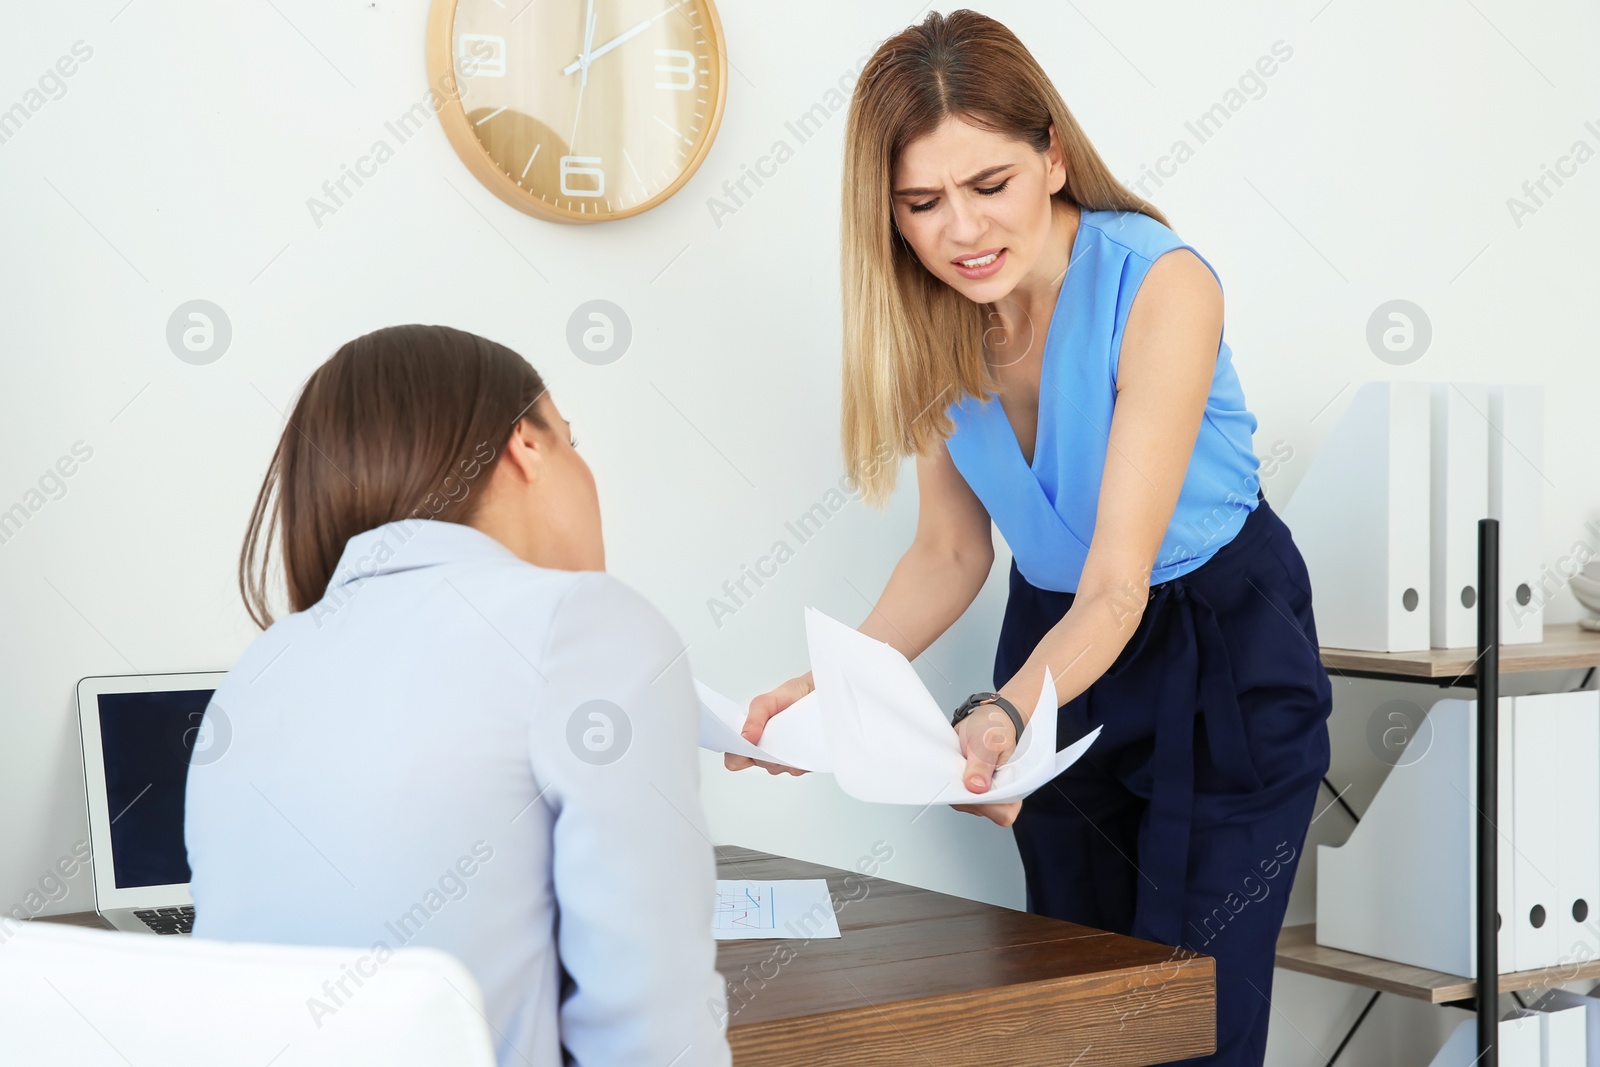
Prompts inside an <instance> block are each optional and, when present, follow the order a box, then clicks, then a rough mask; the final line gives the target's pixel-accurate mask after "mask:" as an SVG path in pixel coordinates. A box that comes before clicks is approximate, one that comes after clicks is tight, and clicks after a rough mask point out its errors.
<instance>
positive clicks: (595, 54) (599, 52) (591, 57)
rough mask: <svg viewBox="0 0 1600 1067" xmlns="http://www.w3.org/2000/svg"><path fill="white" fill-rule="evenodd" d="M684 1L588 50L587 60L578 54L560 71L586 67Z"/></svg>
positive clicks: (564, 72)
mask: <svg viewBox="0 0 1600 1067" xmlns="http://www.w3.org/2000/svg"><path fill="white" fill-rule="evenodd" d="M686 2H687V0H678V2H677V3H676V4H673V5H672V6H671V7H669V8H667V9H666V10H665V11H662V12H659V13H658V14H655V15H651V16H650V17H649V18H647V19H645V20H644V21H643V22H641V23H639V24H638V25H637V26H635V27H633V28H632V29H630V30H624V31H622V32H621V33H619V34H618V35H617V36H615V37H613V38H611V40H609V41H607V42H606V43H605V44H603V45H601V46H600V47H599V48H596V49H594V50H593V51H592V52H589V53H588V59H587V61H586V60H585V58H584V57H583V56H579V57H578V58H577V59H575V60H573V61H572V62H571V63H568V64H567V65H566V66H564V67H562V68H561V73H563V74H572V73H573V72H575V71H577V70H580V69H586V68H587V65H588V64H589V63H593V62H594V61H595V60H597V59H599V58H600V57H601V56H603V55H605V54H606V53H607V52H609V51H611V50H612V49H613V48H616V47H617V46H618V45H620V44H623V43H625V42H627V41H631V40H632V39H633V38H635V37H637V36H639V34H641V33H643V32H644V31H645V30H648V29H649V28H650V27H651V26H652V25H653V24H654V23H655V22H657V21H658V20H659V19H661V18H663V17H665V16H666V15H669V14H671V13H672V12H674V11H676V10H677V9H678V8H680V7H682V6H683V5H684V4H685V3H686Z"/></svg>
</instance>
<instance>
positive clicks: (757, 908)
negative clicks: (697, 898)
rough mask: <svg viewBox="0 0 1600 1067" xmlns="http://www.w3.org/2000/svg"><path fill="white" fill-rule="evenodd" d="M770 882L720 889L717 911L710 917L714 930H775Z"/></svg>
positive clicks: (774, 892)
mask: <svg viewBox="0 0 1600 1067" xmlns="http://www.w3.org/2000/svg"><path fill="white" fill-rule="evenodd" d="M775 896H776V889H775V887H774V886H771V885H754V884H750V885H741V886H739V887H737V889H734V890H731V891H730V890H723V889H718V890H717V904H716V910H715V912H714V913H713V914H712V917H711V928H712V929H713V930H775V929H777V926H778V916H777V912H776V911H775V910H774V906H773V900H774V897H775Z"/></svg>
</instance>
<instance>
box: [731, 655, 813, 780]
mask: <svg viewBox="0 0 1600 1067" xmlns="http://www.w3.org/2000/svg"><path fill="white" fill-rule="evenodd" d="M816 687H817V683H816V682H815V681H813V680H812V678H811V672H810V671H807V672H806V673H804V674H802V675H800V676H799V677H797V678H790V679H789V680H788V681H787V682H784V683H783V684H782V685H780V686H778V687H777V688H776V689H772V690H769V691H768V692H765V693H762V694H761V695H760V696H758V697H756V698H755V699H753V700H751V701H750V714H749V715H748V716H747V717H746V718H745V721H744V727H743V728H742V729H741V730H740V731H739V733H740V734H741V735H742V736H743V737H744V739H745V740H746V741H748V742H750V743H751V744H752V745H758V744H760V743H761V735H762V733H763V732H764V731H765V730H766V728H767V721H768V720H769V719H771V718H772V717H773V716H774V715H776V714H778V712H780V711H782V710H783V709H784V708H787V707H788V706H789V705H790V704H793V703H794V702H795V701H797V700H799V699H800V698H801V697H803V696H805V695H806V694H807V693H810V692H811V691H812V690H813V689H815V688H816ZM722 763H723V766H725V767H727V768H728V770H730V771H742V770H744V769H745V768H746V767H765V768H766V770H767V773H768V774H795V775H799V774H805V773H806V772H805V771H802V770H800V769H799V768H798V767H788V766H785V765H784V764H782V763H768V762H767V761H766V760H759V759H751V758H750V757H749V756H736V755H734V754H733V753H732V752H724V753H723V754H722Z"/></svg>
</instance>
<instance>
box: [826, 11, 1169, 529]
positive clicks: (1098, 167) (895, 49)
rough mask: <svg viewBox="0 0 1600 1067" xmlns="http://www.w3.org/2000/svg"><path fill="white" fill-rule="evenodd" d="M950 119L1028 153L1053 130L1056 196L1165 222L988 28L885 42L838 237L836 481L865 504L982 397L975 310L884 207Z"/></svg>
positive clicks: (1009, 40) (1018, 48) (942, 27)
mask: <svg viewBox="0 0 1600 1067" xmlns="http://www.w3.org/2000/svg"><path fill="white" fill-rule="evenodd" d="M952 116H958V117H960V118H962V119H964V120H966V121H967V122H970V123H972V124H974V125H976V126H979V127H981V128H983V129H988V130H993V131H994V132H996V133H999V134H1002V135H1004V136H1006V137H1011V138H1014V139H1016V140H1019V141H1022V142H1023V143H1025V144H1027V145H1029V146H1031V147H1032V148H1033V149H1035V150H1036V151H1039V152H1044V151H1046V150H1047V149H1048V148H1049V147H1050V130H1051V128H1052V127H1054V129H1055V133H1056V138H1057V140H1058V142H1059V143H1060V145H1061V150H1062V153H1063V157H1064V159H1065V163H1066V172H1067V173H1066V184H1065V185H1064V186H1063V187H1062V189H1061V191H1060V192H1058V193H1056V194H1055V196H1056V197H1058V198H1060V199H1061V200H1063V201H1064V202H1066V203H1068V204H1075V205H1078V206H1080V207H1081V208H1082V209H1084V210H1088V211H1096V210H1120V211H1132V212H1140V213H1143V214H1146V215H1149V216H1150V217H1152V218H1154V219H1156V220H1158V221H1160V222H1161V223H1162V224H1163V225H1166V222H1167V220H1166V217H1165V216H1163V215H1162V214H1161V212H1160V211H1158V210H1157V209H1156V208H1155V207H1154V206H1152V205H1151V204H1150V203H1149V202H1147V201H1145V200H1143V199H1141V198H1140V197H1137V196H1135V195H1133V194H1132V193H1131V192H1129V191H1128V190H1127V189H1126V188H1124V187H1123V185H1122V183H1121V182H1119V181H1117V179H1116V178H1115V177H1113V176H1112V174H1111V171H1110V170H1109V169H1108V168H1107V167H1106V164H1105V162H1104V161H1103V160H1102V159H1101V158H1100V155H1099V153H1097V152H1096V151H1095V149H1094V146H1093V145H1092V144H1090V143H1089V139H1088V138H1087V137H1086V136H1084V133H1083V130H1082V129H1080V128H1079V126H1078V123H1077V121H1076V120H1075V119H1073V117H1072V112H1071V111H1069V110H1067V105H1066V104H1065V103H1064V102H1063V101H1062V99H1061V94H1060V93H1058V92H1056V89H1055V86H1054V85H1052V84H1051V83H1050V79H1049V77H1048V76H1047V75H1046V74H1045V72H1044V70H1043V69H1042V68H1041V67H1040V66H1039V64H1038V62H1037V61H1036V60H1035V59H1034V58H1033V56H1032V55H1031V54H1030V53H1029V52H1028V50H1027V48H1025V47H1024V46H1023V44H1022V42H1021V41H1019V40H1018V39H1017V37H1016V35H1015V34H1013V33H1012V32H1011V31H1010V30H1008V29H1006V27H1005V26H1003V25H1001V24H1000V23H999V22H996V21H995V20H994V19H991V18H989V17H987V16H985V15H980V14H978V13H977V12H975V11H966V10H962V11H955V12H952V13H951V14H949V15H941V14H939V13H938V12H934V13H932V14H930V15H928V17H927V18H926V19H924V20H923V21H922V23H920V24H919V25H916V26H911V27H909V28H907V29H906V30H904V31H902V32H901V33H899V34H897V35H895V36H894V37H891V38H889V39H888V40H887V41H885V42H884V43H883V44H882V45H881V46H880V47H879V48H878V50H877V52H875V53H874V54H873V56H872V59H871V60H869V61H868V63H867V65H866V67H865V68H864V69H863V71H862V73H861V78H860V81H859V83H858V84H857V86H856V91H855V96H854V98H853V99H852V100H851V103H850V114H849V121H848V125H847V127H846V132H845V158H844V184H843V196H844V204H843V211H842V218H843V233H842V239H841V255H842V258H843V264H842V266H843V270H842V273H841V282H842V285H843V304H844V308H843V310H844V346H843V358H844V382H843V412H842V415H841V420H840V422H841V426H840V429H841V436H842V439H843V440H842V443H843V447H844V459H845V469H846V471H847V473H848V475H849V477H850V479H851V481H852V482H853V483H854V484H855V485H857V486H859V487H860V489H861V491H862V495H863V497H864V498H865V499H867V500H868V501H870V502H872V503H875V504H882V503H883V502H884V501H885V500H886V499H887V497H888V495H889V493H890V492H891V491H892V490H893V489H894V484H895V475H896V474H897V472H898V468H899V460H901V459H903V458H904V457H906V456H909V455H914V454H916V453H919V452H923V451H924V450H925V449H926V448H927V447H928V446H930V445H933V444H935V443H937V442H939V441H943V440H944V439H945V438H947V437H948V436H949V435H950V433H951V431H952V430H953V429H954V424H953V422H952V420H951V419H950V416H949V414H948V411H947V409H948V408H949V406H950V405H952V404H954V403H956V402H957V401H959V400H961V399H962V398H963V397H967V396H973V397H979V398H982V397H985V396H987V395H988V389H987V388H986V382H987V375H986V374H985V370H984V367H985V363H984V358H983V331H984V318H985V308H984V307H983V306H982V305H979V304H975V303H973V302H972V301H970V300H968V299H967V298H966V297H964V296H962V295H961V294H960V293H959V292H957V291H956V290H954V289H952V288H951V287H950V286H948V285H947V284H945V283H944V282H943V281H941V280H939V279H938V278H936V277H934V275H932V274H931V273H929V271H928V270H927V268H925V267H924V266H923V265H922V264H921V262H920V261H918V259H917V257H916V255H915V253H913V252H912V250H911V248H910V247H909V246H908V245H907V244H906V242H905V240H904V239H903V238H902V237H901V236H900V234H899V232H898V230H897V228H896V227H895V224H894V216H893V212H892V210H891V207H890V205H891V202H892V200H891V177H892V175H893V173H894V167H895V164H896V162H897V161H898V159H899V157H900V153H901V152H902V151H903V150H904V149H905V148H906V146H907V145H909V144H910V143H911V142H913V141H914V140H916V139H917V138H919V137H922V136H925V135H926V134H929V133H932V132H933V131H934V130H935V129H937V128H938V127H939V125H940V124H941V123H943V122H944V120H945V119H947V118H949V117H952Z"/></svg>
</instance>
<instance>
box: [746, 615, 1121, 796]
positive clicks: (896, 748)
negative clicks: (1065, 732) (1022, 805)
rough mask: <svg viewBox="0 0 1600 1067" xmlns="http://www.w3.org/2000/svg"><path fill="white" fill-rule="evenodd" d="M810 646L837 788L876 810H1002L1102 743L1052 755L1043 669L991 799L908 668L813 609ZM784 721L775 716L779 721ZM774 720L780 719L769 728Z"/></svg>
mask: <svg viewBox="0 0 1600 1067" xmlns="http://www.w3.org/2000/svg"><path fill="white" fill-rule="evenodd" d="M806 645H807V648H808V650H809V651H810V655H811V670H812V675H813V677H815V679H816V683H817V689H816V692H814V693H813V694H811V695H812V696H813V697H817V698H819V700H820V710H821V712H822V716H821V717H822V723H823V738H824V740H825V742H826V745H827V754H828V762H829V764H830V765H831V766H832V770H833V774H834V776H835V777H836V778H837V779H838V781H839V788H841V789H843V790H844V791H845V792H846V793H849V794H850V795H851V796H853V797H856V798H857V799H859V800H868V801H874V802H877V803H880V804H976V803H1001V802H1003V801H1008V800H1016V799H1018V798H1020V797H1025V796H1027V795H1028V794H1029V793H1032V792H1033V791H1034V790H1035V789H1038V788H1039V787H1040V786H1042V785H1044V784H1045V783H1046V782H1048V781H1049V780H1050V779H1052V778H1054V777H1055V776H1056V775H1057V774H1060V773H1061V772H1062V771H1064V770H1066V769H1067V768H1068V767H1070V766H1071V765H1072V764H1073V763H1075V762H1077V760H1078V758H1079V757H1080V756H1081V755H1083V753H1084V752H1085V751H1087V750H1088V748H1089V746H1090V745H1091V744H1093V743H1094V740H1095V739H1096V738H1097V737H1099V735H1100V731H1099V730H1098V729H1096V730H1095V731H1094V732H1093V733H1091V734H1089V735H1088V736H1087V737H1084V738H1082V739H1080V740H1079V741H1078V742H1076V743H1075V744H1073V745H1071V746H1070V747H1068V748H1066V749H1064V750H1063V751H1061V752H1059V753H1058V752H1057V751H1056V748H1055V741H1056V694H1055V682H1054V681H1053V679H1051V677H1050V675H1049V673H1048V671H1047V672H1046V674H1045V678H1044V684H1043V686H1042V687H1041V689H1040V692H1039V700H1038V702H1037V704H1036V705H1035V707H1034V712H1033V716H1032V718H1030V719H1029V720H1028V724H1027V727H1026V728H1025V729H1024V730H1023V732H1022V736H1021V738H1019V739H1018V744H1017V749H1016V751H1015V752H1014V753H1013V754H1012V756H1011V758H1010V759H1008V760H1007V761H1006V762H1005V763H1004V764H1002V765H1001V766H1000V768H999V769H998V770H997V771H996V772H995V775H994V780H993V782H992V783H991V784H990V788H989V790H988V791H987V792H983V793H974V792H972V791H971V790H969V789H968V788H967V787H966V784H965V782H964V781H963V780H962V771H963V770H964V769H965V767H966V760H965V758H964V757H963V756H962V755H961V743H960V741H959V740H958V739H957V737H956V734H955V731H953V730H951V729H950V721H949V720H948V719H947V718H945V715H944V712H943V711H942V710H941V709H940V707H939V704H938V701H936V700H935V699H934V698H933V694H931V693H929V692H928V690H927V687H926V686H924V685H923V684H922V680H921V679H920V678H919V677H918V676H917V672H916V670H915V669H913V668H912V666H911V663H910V662H909V661H908V660H907V659H906V658H905V657H904V656H902V655H901V654H900V653H899V652H898V651H896V650H895V649H894V647H893V646H891V645H887V644H885V643H883V642H882V641H876V640H874V639H872V638H870V637H868V636H866V635H865V634H863V633H861V632H860V631H858V630H855V629H853V628H852V627H849V626H846V625H845V624H843V623H841V622H839V621H838V620H836V619H832V618H830V617H828V616H827V615H825V614H823V613H822V612H820V611H817V610H816V609H815V608H807V609H806ZM782 717H783V716H782V715H781V714H780V715H779V716H778V718H780V719H781V718H782ZM774 721H776V720H774Z"/></svg>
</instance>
